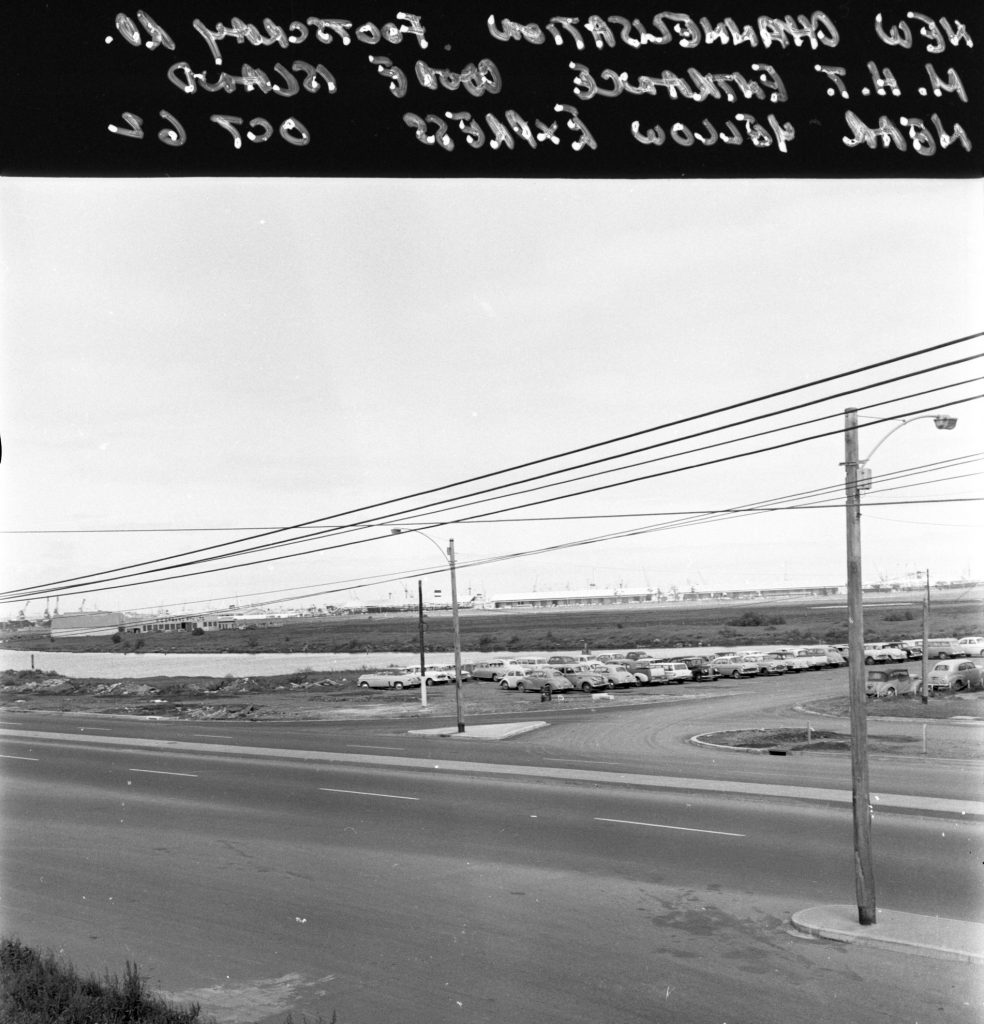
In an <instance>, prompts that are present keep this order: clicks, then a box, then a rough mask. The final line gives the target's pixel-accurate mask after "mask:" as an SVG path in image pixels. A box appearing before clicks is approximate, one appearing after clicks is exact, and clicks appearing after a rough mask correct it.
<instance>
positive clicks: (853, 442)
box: [844, 409, 875, 925]
mask: <svg viewBox="0 0 984 1024" xmlns="http://www.w3.org/2000/svg"><path fill="white" fill-rule="evenodd" d="M844 452H845V459H844V467H845V470H846V476H847V501H846V509H847V629H848V676H849V684H848V685H849V688H850V693H849V696H850V713H851V794H852V803H853V808H854V887H855V891H856V894H857V904H858V921H859V923H860V924H863V925H868V924H874V923H875V878H874V868H873V865H872V857H871V798H870V795H869V788H868V713H867V708H866V707H865V701H866V699H867V698H866V696H865V692H864V682H865V680H864V672H865V669H864V615H863V611H862V599H863V598H862V589H861V492H860V489H859V487H858V478H859V473H860V470H861V465H860V463H859V462H858V411H857V409H848V410H846V412H845V414H844Z"/></svg>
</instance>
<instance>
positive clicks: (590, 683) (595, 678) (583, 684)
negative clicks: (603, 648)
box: [551, 665, 608, 693]
mask: <svg viewBox="0 0 984 1024" xmlns="http://www.w3.org/2000/svg"><path fill="white" fill-rule="evenodd" d="M551 667H552V668H554V669H556V670H557V671H558V672H559V673H560V674H561V675H562V676H563V677H564V678H565V679H569V680H570V681H571V683H572V685H573V686H574V688H575V689H576V690H581V691H583V692H584V693H592V692H593V691H595V690H607V689H608V682H607V681H606V679H605V677H604V675H603V674H602V673H601V672H592V671H589V670H588V669H586V668H585V667H584V666H582V665H552V666H551Z"/></svg>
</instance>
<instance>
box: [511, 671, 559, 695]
mask: <svg viewBox="0 0 984 1024" xmlns="http://www.w3.org/2000/svg"><path fill="white" fill-rule="evenodd" d="M548 682H549V683H550V689H551V690H553V692H554V693H562V692H564V691H567V690H573V689H574V684H573V683H572V682H571V681H570V679H569V678H568V677H567V676H565V675H563V674H562V673H560V672H558V671H556V669H552V668H531V669H530V670H529V672H527V673H526V674H525V675H523V676H520V677H517V679H516V685H515V686H511V687H508V689H514V690H519V692H520V693H524V692H526V691H527V690H529V691H532V692H534V693H535V692H538V691H540V690H542V689H543V687H544V686H546V684H547V683H548ZM499 685H500V686H501V685H503V684H502V683H500V684H499Z"/></svg>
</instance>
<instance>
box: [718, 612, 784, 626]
mask: <svg viewBox="0 0 984 1024" xmlns="http://www.w3.org/2000/svg"><path fill="white" fill-rule="evenodd" d="M726 624H727V625H729V626H784V625H785V624H786V620H785V619H784V618H783V617H782V616H781V615H763V614H762V613H761V612H745V613H744V614H743V615H739V616H738V617H737V618H736V619H727V620H726Z"/></svg>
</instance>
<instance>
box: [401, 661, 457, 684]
mask: <svg viewBox="0 0 984 1024" xmlns="http://www.w3.org/2000/svg"><path fill="white" fill-rule="evenodd" d="M404 671H405V672H415V673H416V674H417V675H420V666H419V665H410V666H408V667H407V668H406V669H404ZM423 679H424V685H425V686H440V685H443V684H445V683H453V682H454V666H453V665H452V666H451V671H450V672H449V671H448V670H447V668H446V667H444V666H441V667H440V668H439V667H438V666H436V665H427V666H426V667H425V668H424V676H423Z"/></svg>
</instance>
